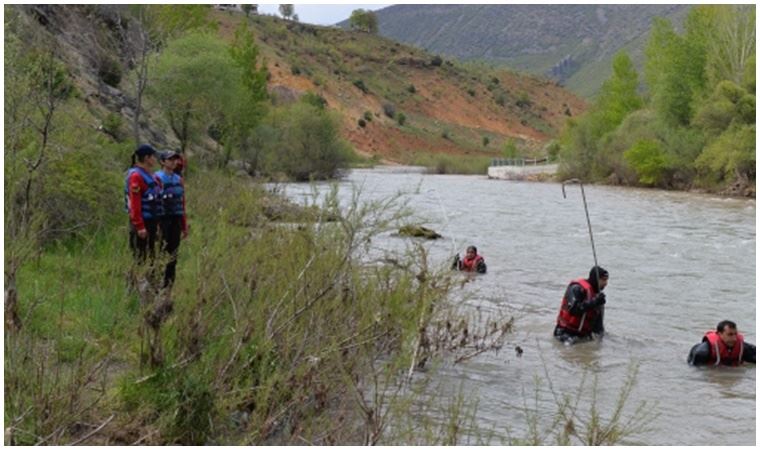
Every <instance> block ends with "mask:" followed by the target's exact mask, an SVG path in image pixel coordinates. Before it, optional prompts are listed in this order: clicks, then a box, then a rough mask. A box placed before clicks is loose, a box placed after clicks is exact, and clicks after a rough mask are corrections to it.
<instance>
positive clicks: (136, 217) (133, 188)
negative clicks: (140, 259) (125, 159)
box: [127, 172, 148, 233]
mask: <svg viewBox="0 0 760 450" xmlns="http://www.w3.org/2000/svg"><path fill="white" fill-rule="evenodd" d="M147 188H148V186H147V185H146V184H145V182H144V181H143V179H142V177H141V176H140V174H139V173H137V172H133V173H132V175H130V176H129V180H128V182H127V189H128V190H129V220H130V222H132V225H133V226H134V227H135V230H136V231H137V232H138V233H139V232H140V231H141V230H145V223H144V222H143V218H142V192H143V190H144V189H147Z"/></svg>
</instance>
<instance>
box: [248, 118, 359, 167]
mask: <svg viewBox="0 0 760 450" xmlns="http://www.w3.org/2000/svg"><path fill="white" fill-rule="evenodd" d="M265 123H266V124H267V125H268V126H270V127H272V128H273V129H274V131H275V132H274V133H273V134H272V135H271V138H273V139H270V141H269V142H265V143H263V145H264V147H265V151H264V169H265V171H266V172H267V173H269V174H276V173H283V174H286V175H288V176H289V177H292V178H294V179H295V180H298V181H306V180H309V179H325V178H332V177H334V176H335V175H336V174H337V171H338V169H340V168H343V167H346V166H347V165H348V164H349V162H350V161H351V160H352V158H353V155H354V154H353V150H352V149H351V147H350V146H349V145H348V144H347V143H346V142H345V141H343V140H342V139H341V138H340V133H339V125H338V124H339V121H338V119H337V117H335V116H334V115H333V114H332V113H330V112H329V111H326V110H322V109H319V108H317V107H315V106H313V105H309V104H305V103H296V104H294V105H291V106H289V107H285V108H280V109H278V110H275V111H273V113H272V114H271V115H270V116H269V117H267V118H266V119H265Z"/></svg>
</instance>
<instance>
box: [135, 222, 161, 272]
mask: <svg viewBox="0 0 760 450" xmlns="http://www.w3.org/2000/svg"><path fill="white" fill-rule="evenodd" d="M143 222H145V230H146V231H147V232H148V236H146V237H145V239H143V238H141V237H139V236H138V235H137V230H136V229H135V226H134V225H132V223H131V222H130V224H129V248H131V249H132V255H133V256H134V258H135V262H136V263H137V264H145V260H146V259H147V258H150V259H151V260H153V259H154V258H155V257H156V240H157V238H158V221H157V220H155V219H143Z"/></svg>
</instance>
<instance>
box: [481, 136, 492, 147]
mask: <svg viewBox="0 0 760 450" xmlns="http://www.w3.org/2000/svg"><path fill="white" fill-rule="evenodd" d="M490 143H491V139H489V138H488V136H483V147H488V144H490Z"/></svg>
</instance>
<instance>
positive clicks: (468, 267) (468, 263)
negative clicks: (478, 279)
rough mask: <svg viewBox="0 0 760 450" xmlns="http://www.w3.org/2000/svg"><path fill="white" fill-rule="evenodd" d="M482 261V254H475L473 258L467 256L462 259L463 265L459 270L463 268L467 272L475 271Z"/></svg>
mask: <svg viewBox="0 0 760 450" xmlns="http://www.w3.org/2000/svg"><path fill="white" fill-rule="evenodd" d="M480 261H483V257H482V256H480V255H475V256H474V257H473V258H467V257H465V258H464V259H463V260H462V267H461V269H459V270H462V271H465V272H474V271H475V269H477V267H478V264H479V263H480Z"/></svg>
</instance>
